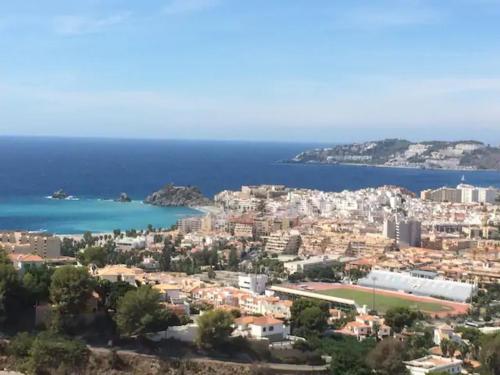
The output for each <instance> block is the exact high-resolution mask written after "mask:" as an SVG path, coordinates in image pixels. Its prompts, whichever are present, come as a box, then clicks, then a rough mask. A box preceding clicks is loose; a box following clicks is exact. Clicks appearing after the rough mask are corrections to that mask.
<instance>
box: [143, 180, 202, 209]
mask: <svg viewBox="0 0 500 375" xmlns="http://www.w3.org/2000/svg"><path fill="white" fill-rule="evenodd" d="M144 203H148V204H152V205H155V206H163V207H168V206H187V207H194V206H208V205H211V204H212V201H211V200H210V199H208V198H207V197H205V196H204V195H203V193H202V192H201V191H200V189H199V188H197V187H196V186H175V185H173V184H168V185H165V186H164V187H163V188H161V189H160V190H158V191H156V192H154V193H152V194H151V195H149V196H148V197H147V198H146V199H145V200H144Z"/></svg>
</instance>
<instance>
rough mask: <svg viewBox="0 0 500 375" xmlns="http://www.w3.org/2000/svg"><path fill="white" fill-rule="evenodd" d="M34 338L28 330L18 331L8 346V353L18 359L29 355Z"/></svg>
mask: <svg viewBox="0 0 500 375" xmlns="http://www.w3.org/2000/svg"><path fill="white" fill-rule="evenodd" d="M34 340H35V337H34V336H32V335H30V334H29V333H28V332H21V333H18V334H17V335H16V336H15V337H14V338H13V339H12V340H11V342H10V343H9V345H8V346H7V354H9V355H11V356H13V357H16V358H17V359H19V358H25V357H28V356H29V354H30V350H31V347H32V346H33V341H34Z"/></svg>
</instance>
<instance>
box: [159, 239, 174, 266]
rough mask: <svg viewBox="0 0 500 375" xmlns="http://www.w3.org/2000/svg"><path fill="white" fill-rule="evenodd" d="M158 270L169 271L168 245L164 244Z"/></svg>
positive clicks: (170, 254) (170, 260)
mask: <svg viewBox="0 0 500 375" xmlns="http://www.w3.org/2000/svg"><path fill="white" fill-rule="evenodd" d="M159 263H160V271H164V272H165V271H170V268H171V263H172V252H171V250H170V246H167V245H165V246H164V247H163V250H162V252H161V255H160V259H159Z"/></svg>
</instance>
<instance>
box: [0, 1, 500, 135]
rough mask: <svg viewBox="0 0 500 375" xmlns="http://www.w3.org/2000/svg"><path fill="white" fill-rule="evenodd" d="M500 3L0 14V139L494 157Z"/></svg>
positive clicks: (59, 5)
mask: <svg viewBox="0 0 500 375" xmlns="http://www.w3.org/2000/svg"><path fill="white" fill-rule="evenodd" d="M499 20H500V0H434V1H431V0H365V1H361V0H338V1H335V0H251V1H246V0H148V1H146V0H145V1H138V0H74V1H67V0H44V1H40V0H23V1H2V2H0V50H1V51H2V53H0V135H1V134H3V135H7V134H8V135H59V136H98V137H101V136H103V137H141V138H150V137H158V138H196V139H197V138H202V139H252V140H280V141H300V140H304V141H321V142H323V141H337V142H340V141H358V140H369V139H378V138H383V137H389V136H390V137H405V138H410V139H415V140H418V139H459V138H475V139H479V140H483V141H488V142H491V143H500V22H499Z"/></svg>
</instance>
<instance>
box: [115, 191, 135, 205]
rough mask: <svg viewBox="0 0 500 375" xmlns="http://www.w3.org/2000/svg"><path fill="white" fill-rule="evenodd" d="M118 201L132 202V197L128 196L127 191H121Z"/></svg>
mask: <svg viewBox="0 0 500 375" xmlns="http://www.w3.org/2000/svg"><path fill="white" fill-rule="evenodd" d="M116 201H117V202H121V203H126V202H131V201H132V199H131V198H130V197H129V196H128V194H127V193H121V194H120V196H119V197H118V199H116Z"/></svg>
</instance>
